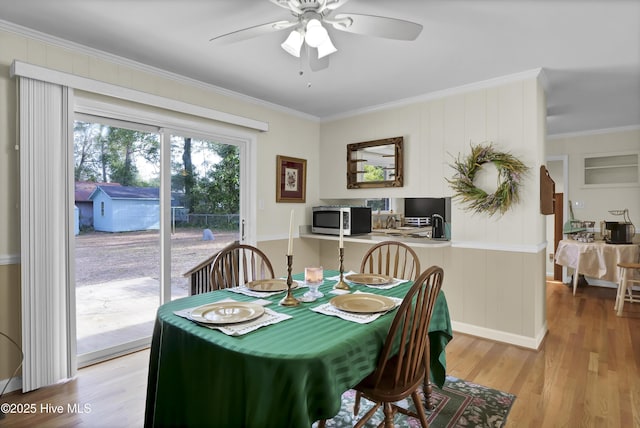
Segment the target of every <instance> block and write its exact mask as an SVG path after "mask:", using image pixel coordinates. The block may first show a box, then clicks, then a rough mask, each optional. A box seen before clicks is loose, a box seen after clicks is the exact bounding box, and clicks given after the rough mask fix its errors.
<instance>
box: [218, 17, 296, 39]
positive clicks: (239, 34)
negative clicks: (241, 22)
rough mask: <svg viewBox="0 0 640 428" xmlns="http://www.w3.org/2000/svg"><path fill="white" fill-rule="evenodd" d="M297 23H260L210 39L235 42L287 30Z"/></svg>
mask: <svg viewBox="0 0 640 428" xmlns="http://www.w3.org/2000/svg"><path fill="white" fill-rule="evenodd" d="M295 25H298V21H294V22H291V21H276V22H269V23H267V24H260V25H256V26H253V27H249V28H244V29H242V30H237V31H232V32H231V33H227V34H221V35H219V36H216V37H213V38H211V39H209V41H210V42H214V41H215V42H224V43H235V42H240V41H242V40H247V39H251V38H253V37H258V36H261V35H263V34H267V33H273V32H275V31H282V30H286V29H287V28H291V27H293V26H295Z"/></svg>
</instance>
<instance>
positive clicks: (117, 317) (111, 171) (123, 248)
mask: <svg viewBox="0 0 640 428" xmlns="http://www.w3.org/2000/svg"><path fill="white" fill-rule="evenodd" d="M74 163H75V171H74V175H75V176H74V179H75V195H74V197H75V206H74V210H75V226H76V227H75V251H76V253H75V254H76V258H75V268H74V269H75V295H76V333H77V334H76V337H77V342H76V345H77V346H76V348H77V355H78V364H79V365H80V366H83V365H87V364H91V363H93V362H96V361H100V360H102V359H106V358H109V357H112V356H114V355H119V354H122V353H126V352H129V351H132V350H136V349H140V348H142V347H145V346H147V345H148V344H149V342H150V337H151V334H152V330H153V324H154V320H155V313H156V311H157V308H158V306H159V305H160V304H161V303H162V302H163V301H166V300H168V299H175V298H179V297H184V296H186V295H189V294H190V293H191V289H192V287H193V285H194V284H192V282H193V279H192V276H191V275H190V272H191V271H193V270H194V269H196V268H198V266H201V265H202V264H203V263H206V261H207V260H208V259H210V258H211V257H212V256H213V255H215V253H216V252H217V251H218V250H219V249H220V248H222V247H223V246H225V245H227V244H228V243H230V242H233V241H236V240H240V239H241V236H240V224H241V220H240V218H241V210H240V208H241V207H240V205H241V204H240V201H241V192H240V188H241V174H240V168H241V145H235V144H228V143H222V142H219V141H216V139H215V138H214V137H195V136H189V134H188V133H186V132H177V131H173V132H170V131H167V130H166V129H161V128H159V127H155V126H151V125H144V124H136V123H131V122H125V121H122V120H117V119H113V118H107V117H97V116H89V115H82V114H78V115H77V116H76V121H75V123H74ZM167 183H169V184H168V185H167ZM167 188H169V189H170V191H165V190H163V189H167ZM163 213H166V214H167V215H163Z"/></svg>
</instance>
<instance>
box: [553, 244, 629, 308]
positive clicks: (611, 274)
mask: <svg viewBox="0 0 640 428" xmlns="http://www.w3.org/2000/svg"><path fill="white" fill-rule="evenodd" d="M639 261H640V245H638V244H609V243H607V242H604V241H594V242H580V241H576V240H574V239H563V240H561V241H560V242H559V243H558V248H557V249H556V253H555V262H556V263H557V264H559V265H561V266H567V267H569V268H572V269H573V271H574V273H573V295H574V296H575V294H576V289H577V288H578V277H579V275H585V276H588V277H592V278H597V279H602V280H604V281H609V282H613V283H616V284H620V280H621V277H620V270H619V268H618V264H619V263H638V262H639Z"/></svg>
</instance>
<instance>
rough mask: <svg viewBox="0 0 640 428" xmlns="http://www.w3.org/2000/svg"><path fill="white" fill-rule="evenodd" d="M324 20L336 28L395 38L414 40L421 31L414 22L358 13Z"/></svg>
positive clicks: (420, 27) (420, 26)
mask: <svg viewBox="0 0 640 428" xmlns="http://www.w3.org/2000/svg"><path fill="white" fill-rule="evenodd" d="M326 22H328V23H330V24H332V25H333V27H334V28H335V29H336V30H341V31H346V32H349V33H355V34H364V35H366V36H376V37H383V38H385V39H395V40H415V39H416V37H418V35H420V32H421V31H422V25H421V24H417V23H415V22H411V21H404V20H402V19H395V18H388V17H384V16H375V15H362V14H359V13H349V14H339V15H336V16H335V17H334V18H332V19H328V20H326Z"/></svg>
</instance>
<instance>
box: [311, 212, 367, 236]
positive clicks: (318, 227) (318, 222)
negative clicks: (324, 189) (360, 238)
mask: <svg viewBox="0 0 640 428" xmlns="http://www.w3.org/2000/svg"><path fill="white" fill-rule="evenodd" d="M341 213H342V232H343V234H344V235H345V236H349V235H361V234H364V233H370V232H371V208H369V207H345V206H322V207H313V220H312V223H311V232H313V233H324V234H327V235H340V214H341Z"/></svg>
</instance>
